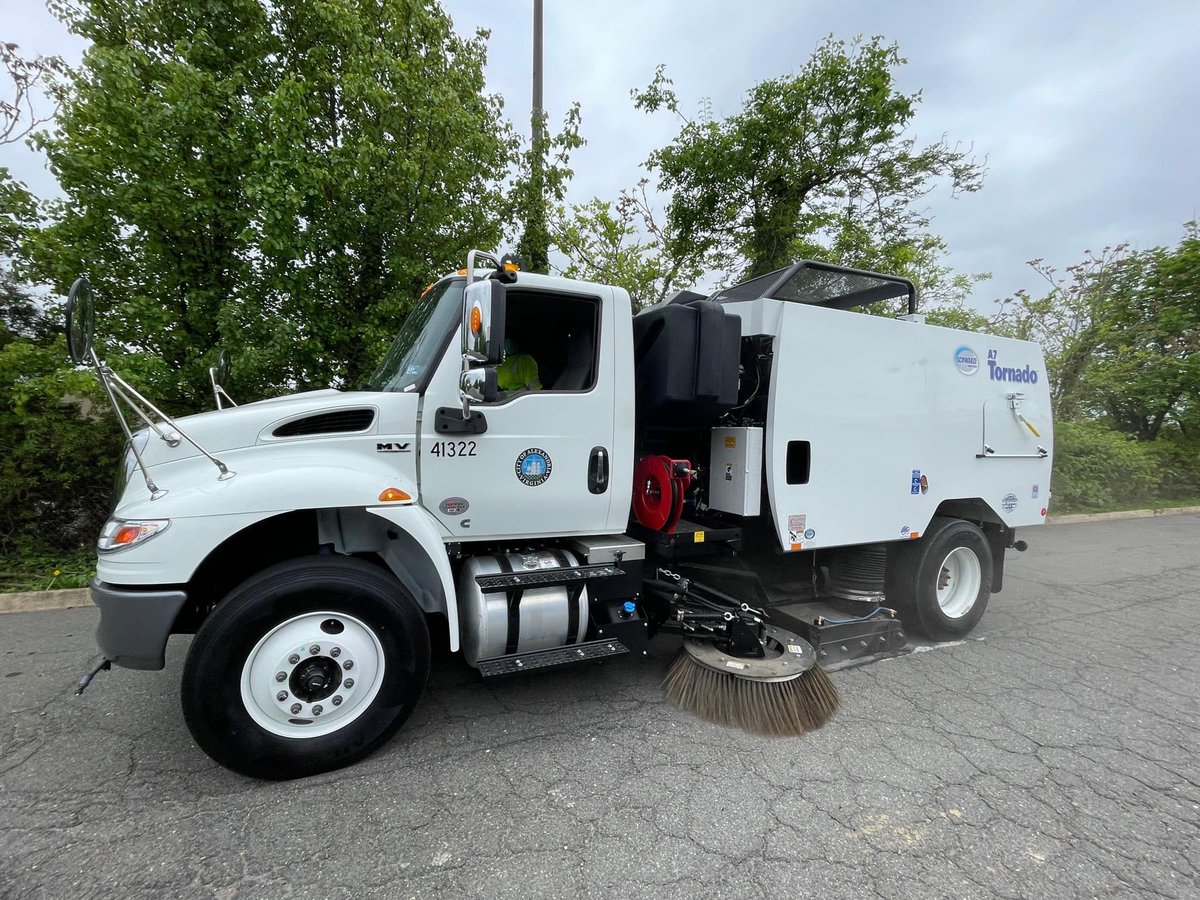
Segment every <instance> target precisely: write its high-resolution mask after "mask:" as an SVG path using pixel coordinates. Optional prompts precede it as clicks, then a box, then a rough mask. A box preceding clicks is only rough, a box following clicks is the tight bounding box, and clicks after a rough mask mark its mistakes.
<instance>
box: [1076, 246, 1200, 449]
mask: <svg viewBox="0 0 1200 900" xmlns="http://www.w3.org/2000/svg"><path fill="white" fill-rule="evenodd" d="M1122 276H1123V277H1122V278H1121V279H1120V281H1119V283H1118V285H1117V288H1116V290H1114V291H1113V292H1112V293H1110V294H1109V295H1108V296H1106V297H1105V298H1104V300H1103V304H1102V306H1101V308H1100V310H1099V316H1098V326H1097V332H1098V335H1097V339H1096V347H1095V351H1094V353H1093V354H1092V356H1091V359H1090V361H1089V364H1088V367H1087V370H1086V387H1087V389H1088V392H1089V395H1090V397H1091V399H1092V401H1093V403H1094V404H1095V405H1096V406H1098V407H1099V408H1101V409H1102V410H1103V411H1104V413H1105V414H1106V415H1107V417H1108V419H1109V420H1110V421H1111V422H1112V423H1113V424H1114V425H1115V426H1116V427H1117V428H1119V429H1120V430H1121V431H1124V432H1126V433H1127V434H1132V435H1135V436H1136V437H1137V438H1138V440H1142V441H1152V440H1155V439H1156V438H1157V437H1158V436H1159V434H1160V433H1161V431H1162V429H1163V427H1164V425H1166V424H1168V423H1173V424H1175V425H1177V426H1179V427H1182V428H1184V429H1187V427H1188V426H1189V425H1191V424H1192V416H1193V415H1194V414H1195V411H1196V409H1197V406H1198V405H1200V232H1198V230H1197V224H1196V223H1195V222H1189V223H1187V225H1185V226H1184V236H1183V239H1182V240H1181V241H1180V243H1179V245H1178V246H1177V247H1175V248H1174V249H1168V248H1165V247H1156V248H1153V249H1151V250H1147V251H1144V252H1141V253H1134V254H1131V255H1130V257H1129V259H1128V262H1127V265H1126V266H1125V267H1124V269H1123V271H1122ZM1197 449H1198V450H1200V448H1197Z"/></svg>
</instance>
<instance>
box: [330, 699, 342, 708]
mask: <svg viewBox="0 0 1200 900" xmlns="http://www.w3.org/2000/svg"><path fill="white" fill-rule="evenodd" d="M330 702H331V703H333V705H334V706H341V705H342V698H341V697H334V698H333V700H331V701H330Z"/></svg>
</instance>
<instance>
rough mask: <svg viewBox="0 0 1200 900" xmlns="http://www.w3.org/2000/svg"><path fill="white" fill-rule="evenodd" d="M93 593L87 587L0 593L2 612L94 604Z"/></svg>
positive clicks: (38, 610)
mask: <svg viewBox="0 0 1200 900" xmlns="http://www.w3.org/2000/svg"><path fill="white" fill-rule="evenodd" d="M94 605H95V604H93V603H92V594H91V592H90V591H89V590H88V589H87V588H68V589H67V590H63V591H22V592H20V593H18V594H0V614H3V613H23V612H45V611H46V610H49V609H72V608H74V607H77V606H94Z"/></svg>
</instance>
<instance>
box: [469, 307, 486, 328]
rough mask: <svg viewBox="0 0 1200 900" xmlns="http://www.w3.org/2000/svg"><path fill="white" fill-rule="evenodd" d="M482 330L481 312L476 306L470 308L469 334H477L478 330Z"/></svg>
mask: <svg viewBox="0 0 1200 900" xmlns="http://www.w3.org/2000/svg"><path fill="white" fill-rule="evenodd" d="M481 328H483V310H481V309H480V308H479V307H478V306H472V307H471V334H479V329H481Z"/></svg>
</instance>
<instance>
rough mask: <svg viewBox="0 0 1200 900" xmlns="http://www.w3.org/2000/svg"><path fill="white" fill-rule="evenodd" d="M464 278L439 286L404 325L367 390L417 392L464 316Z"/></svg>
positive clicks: (364, 388) (370, 380)
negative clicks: (451, 332)
mask: <svg viewBox="0 0 1200 900" xmlns="http://www.w3.org/2000/svg"><path fill="white" fill-rule="evenodd" d="M463 284H464V282H463V281H462V279H455V280H453V281H443V282H442V283H441V284H438V285H435V286H434V288H433V289H432V290H431V291H430V292H429V293H428V294H426V295H425V296H424V297H423V298H422V299H421V300H420V301H419V302H418V303H417V307H416V309H414V310H413V311H412V312H411V313H409V315H408V318H407V319H405V320H404V324H403V325H402V326H401V327H400V333H399V334H398V335H396V340H395V341H394V342H393V343H392V348H391V349H390V350H388V352H387V356H385V357H384V358H383V362H381V363H380V364H379V368H378V369H376V370H375V374H374V375H372V376H371V378H370V379H369V380H368V381H367V383H366V384H365V385H363V390H364V391H415V390H419V389H420V387H421V386H422V383H423V381H424V379H425V376H426V375H427V374H428V373H429V372H430V371H431V370H432V368H433V367H434V366H436V365H437V364H438V360H439V358H440V357H441V354H442V348H443V347H444V346H445V343H446V335H447V334H449V332H450V331H451V330H452V329H453V328H455V327H456V326H457V325H458V323H459V321H460V319H461V316H462V300H463Z"/></svg>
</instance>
